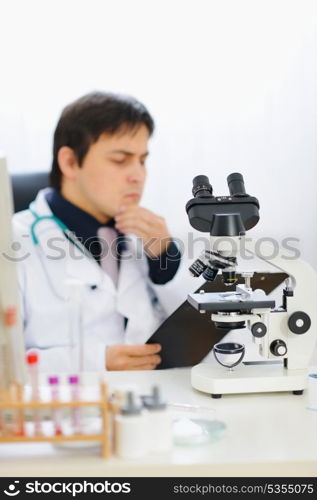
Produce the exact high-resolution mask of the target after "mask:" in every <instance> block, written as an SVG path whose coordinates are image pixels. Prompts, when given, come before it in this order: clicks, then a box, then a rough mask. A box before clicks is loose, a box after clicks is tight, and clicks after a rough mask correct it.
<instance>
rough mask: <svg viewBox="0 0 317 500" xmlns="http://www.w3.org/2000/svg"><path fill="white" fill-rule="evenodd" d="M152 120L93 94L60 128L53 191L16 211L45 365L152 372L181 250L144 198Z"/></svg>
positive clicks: (33, 332) (140, 110) (31, 327)
mask: <svg viewBox="0 0 317 500" xmlns="http://www.w3.org/2000/svg"><path fill="white" fill-rule="evenodd" d="M153 129H154V123H153V119H152V117H151V116H150V114H149V112H148V111H147V110H146V108H145V107H144V106H143V105H142V104H141V103H140V102H138V101H137V100H135V99H133V98H131V97H127V96H118V95H114V94H108V93H101V92H98V93H91V94H88V95H86V96H84V97H82V98H80V99H78V100H76V101H75V102H73V103H72V104H70V105H69V106H67V107H66V108H65V109H64V111H63V113H62V115H61V117H60V120H59V122H58V124H57V127H56V130H55V134H54V146H53V164H52V170H51V174H50V178H51V186H52V188H50V189H46V190H42V191H40V192H39V194H38V196H37V198H36V200H35V201H34V202H33V204H32V205H31V206H30V209H29V210H26V211H23V212H20V213H18V214H16V215H15V216H14V220H13V223H14V229H15V235H16V238H17V239H18V241H19V242H20V246H21V250H20V258H19V260H20V262H19V276H20V288H21V291H22V296H23V300H22V302H23V321H24V331H25V338H26V347H27V349H31V348H37V349H39V350H40V359H41V363H42V364H41V368H42V369H45V370H46V371H70V370H72V369H76V367H78V366H80V367H81V368H82V369H84V370H99V369H108V370H135V369H138V370H139V369H154V368H155V367H156V366H157V365H158V364H159V363H160V361H161V359H160V356H159V354H158V353H159V351H160V346H159V345H147V344H144V342H146V340H147V339H148V338H149V337H150V335H151V334H152V333H153V332H154V331H155V329H156V328H157V327H158V326H159V324H160V323H161V322H162V321H163V320H164V319H165V317H166V314H165V313H164V311H163V309H162V307H161V305H160V303H159V301H158V299H157V297H156V294H155V291H154V289H155V285H159V286H163V285H164V284H165V283H166V282H168V281H170V280H171V279H172V278H173V277H174V275H175V273H176V271H177V268H178V265H179V260H180V254H179V251H178V249H177V247H176V245H175V243H174V242H173V240H172V238H171V236H170V234H169V231H168V228H167V225H166V222H165V220H164V219H163V218H162V217H160V216H158V215H156V214H154V213H153V212H151V211H150V210H147V209H146V208H144V207H142V206H140V205H139V202H140V199H141V195H142V191H143V187H144V183H145V179H146V166H145V163H146V158H147V156H148V154H149V152H148V140H149V138H150V136H151V134H152V133H153Z"/></svg>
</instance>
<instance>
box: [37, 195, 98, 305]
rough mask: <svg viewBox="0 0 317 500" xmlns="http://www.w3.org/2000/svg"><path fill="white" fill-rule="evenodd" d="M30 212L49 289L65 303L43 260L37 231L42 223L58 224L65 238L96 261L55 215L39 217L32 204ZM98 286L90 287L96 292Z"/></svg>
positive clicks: (65, 299)
mask: <svg viewBox="0 0 317 500" xmlns="http://www.w3.org/2000/svg"><path fill="white" fill-rule="evenodd" d="M29 210H30V212H31V214H32V215H33V217H34V221H33V222H32V224H31V227H30V233H31V238H32V242H33V244H34V246H35V248H36V249H37V252H38V255H39V259H40V262H41V265H42V268H43V271H44V273H45V276H46V278H47V282H48V284H49V287H50V288H51V290H52V292H53V293H54V295H55V296H56V297H57V298H58V299H60V300H63V301H64V302H65V301H67V300H68V299H67V298H65V297H64V296H63V295H61V294H60V293H59V292H58V291H57V290H56V287H55V286H54V285H53V282H52V279H51V277H50V275H49V273H48V270H47V268H46V265H45V262H44V260H43V252H41V250H40V244H39V243H40V242H39V238H38V236H37V235H36V229H37V227H38V224H39V223H40V222H43V221H45V220H46V221H47V220H49V221H53V222H54V223H55V224H56V226H57V227H59V228H60V229H61V231H62V232H63V234H64V236H65V237H66V238H67V239H68V240H69V241H70V242H71V243H73V245H75V246H76V247H77V248H78V250H80V251H81V252H82V253H83V254H84V255H85V256H86V257H88V258H90V259H92V261H93V262H95V259H94V257H93V255H92V254H91V253H90V252H89V250H87V248H86V247H85V246H84V245H83V244H82V243H81V242H80V241H79V240H78V239H77V238H76V237H75V235H74V233H73V232H72V231H70V229H69V228H68V227H67V226H66V224H64V222H63V221H61V220H60V219H59V218H58V217H56V216H55V215H39V214H38V213H37V212H36V210H35V209H34V205H33V203H31V204H30V205H29ZM101 281H102V277H101V278H100V283H101ZM98 286H99V284H94V285H89V288H90V289H91V290H95V289H96V288H98Z"/></svg>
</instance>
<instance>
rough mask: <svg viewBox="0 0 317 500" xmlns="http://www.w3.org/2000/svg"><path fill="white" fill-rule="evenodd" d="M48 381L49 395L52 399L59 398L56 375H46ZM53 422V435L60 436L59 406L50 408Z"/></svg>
mask: <svg viewBox="0 0 317 500" xmlns="http://www.w3.org/2000/svg"><path fill="white" fill-rule="evenodd" d="M48 383H49V385H50V386H51V397H52V401H58V400H59V390H58V377H56V376H54V377H48ZM52 416H53V424H54V433H55V436H60V435H61V434H62V427H61V414H60V409H59V408H55V407H53V408H52Z"/></svg>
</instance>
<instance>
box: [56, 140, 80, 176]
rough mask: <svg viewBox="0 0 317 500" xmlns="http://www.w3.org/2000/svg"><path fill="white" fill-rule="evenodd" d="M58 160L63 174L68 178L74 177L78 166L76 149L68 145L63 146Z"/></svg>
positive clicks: (58, 154)
mask: <svg viewBox="0 0 317 500" xmlns="http://www.w3.org/2000/svg"><path fill="white" fill-rule="evenodd" d="M57 161H58V165H59V168H60V170H61V172H62V174H63V175H64V176H65V177H66V178H67V179H74V178H75V177H76V171H77V168H78V163H77V157H76V154H75V151H74V150H73V149H72V148H69V147H68V146H62V147H61V148H60V149H59V151H58V153H57Z"/></svg>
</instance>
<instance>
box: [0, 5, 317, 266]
mask: <svg viewBox="0 0 317 500" xmlns="http://www.w3.org/2000/svg"><path fill="white" fill-rule="evenodd" d="M0 22H1V29H0V51H1V54H0V56H1V57H0V61H1V69H0V72H1V76H0V113H1V115H0V149H3V150H4V151H5V152H6V155H7V159H8V164H9V168H10V170H11V171H27V170H42V169H48V168H49V165H50V161H51V137H52V132H53V129H54V127H55V124H56V120H57V118H58V116H59V114H60V112H61V110H62V108H63V107H64V105H65V104H67V103H68V102H70V101H71V100H73V99H75V98H76V97H79V96H80V95H81V94H83V93H86V92H88V91H91V90H93V89H104V90H112V91H119V92H126V93H130V94H133V95H135V96H136V97H138V98H139V99H140V100H142V101H143V102H144V103H145V104H146V105H147V106H148V108H149V110H150V111H151V112H152V114H153V115H154V117H155V119H156V124H157V129H156V134H155V137H154V138H153V140H152V145H151V158H150V160H149V165H148V168H149V179H148V185H147V188H146V192H145V196H144V200H143V203H144V205H145V206H147V207H148V208H151V209H153V210H154V211H157V212H158V213H160V214H161V215H164V216H166V217H168V220H169V225H170V227H171V228H172V230H173V232H174V234H176V235H179V236H183V235H184V234H186V232H187V230H188V229H189V224H188V220H187V216H186V214H185V210H184V206H185V203H186V201H188V199H189V198H190V197H191V181H192V177H193V176H194V175H197V174H207V175H209V176H210V180H211V182H212V184H213V186H214V191H215V192H216V193H219V194H226V193H227V187H226V180H225V179H226V176H227V175H228V174H229V173H231V172H234V171H238V172H241V173H242V174H243V175H244V176H245V182H246V188H247V191H248V192H249V193H250V194H253V195H255V196H257V197H258V198H259V200H260V203H261V221H260V223H259V225H258V229H257V233H258V234H260V235H265V236H275V237H278V238H282V237H285V236H293V237H297V238H300V239H301V243H300V246H301V250H302V254H303V256H304V258H305V259H308V260H309V261H310V262H311V263H312V264H313V265H315V266H316V265H317V252H316V247H317V236H316V234H317V231H316V221H315V217H316V197H315V191H316V189H317V182H316V180H317V173H316V172H317V169H316V161H317V57H316V53H317V3H316V1H314V0H311V1H310V0H249V1H247V0H236V1H234V0H233V1H229V0H222V1H220V0H218V1H215V0H168V1H166V0H160V1H149V0H147V1H146V0H134V1H130V0H116V1H114V0H111V1H109V0H86V1H83V0H62V1H61V0H54V1H53V0H45V1H40V0H38V1H36V0H28V1H27V2H24V1H20V2H18V1H15V0H9V1H1V2H0ZM158 187H159V189H158Z"/></svg>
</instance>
